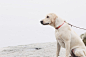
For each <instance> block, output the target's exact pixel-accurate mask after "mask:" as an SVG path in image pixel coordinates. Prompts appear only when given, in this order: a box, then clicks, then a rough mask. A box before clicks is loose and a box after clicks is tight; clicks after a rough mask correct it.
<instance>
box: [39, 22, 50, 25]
mask: <svg viewBox="0 0 86 57" xmlns="http://www.w3.org/2000/svg"><path fill="white" fill-rule="evenodd" d="M40 22H41V24H43V25H49V23H43V21H40Z"/></svg>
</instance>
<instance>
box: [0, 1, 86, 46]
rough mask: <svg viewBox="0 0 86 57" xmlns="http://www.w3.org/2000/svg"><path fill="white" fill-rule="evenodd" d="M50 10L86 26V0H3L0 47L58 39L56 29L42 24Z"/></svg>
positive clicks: (78, 30) (0, 20) (78, 32)
mask: <svg viewBox="0 0 86 57" xmlns="http://www.w3.org/2000/svg"><path fill="white" fill-rule="evenodd" d="M48 13H55V14H57V15H58V16H60V17H61V18H63V19H65V20H66V21H67V22H68V23H71V24H73V25H76V26H79V27H84V28H86V0H0V47H7V46H16V45H25V44H31V43H43V42H55V41H56V39H55V36H54V28H53V27H51V26H43V25H41V24H40V20H42V19H43V18H45V16H46V14H48ZM73 29H74V30H75V32H76V33H77V34H78V35H80V34H82V33H84V32H86V31H85V30H80V29H76V28H73Z"/></svg>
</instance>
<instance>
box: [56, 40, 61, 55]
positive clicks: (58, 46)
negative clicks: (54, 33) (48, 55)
mask: <svg viewBox="0 0 86 57" xmlns="http://www.w3.org/2000/svg"><path fill="white" fill-rule="evenodd" d="M60 48H61V46H60V45H59V43H58V41H57V52H56V57H58V56H59V52H60Z"/></svg>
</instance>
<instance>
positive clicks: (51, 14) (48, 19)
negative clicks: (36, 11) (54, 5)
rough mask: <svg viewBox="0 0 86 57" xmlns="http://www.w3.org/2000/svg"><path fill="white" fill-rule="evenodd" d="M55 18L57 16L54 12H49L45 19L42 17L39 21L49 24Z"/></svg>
mask: <svg viewBox="0 0 86 57" xmlns="http://www.w3.org/2000/svg"><path fill="white" fill-rule="evenodd" d="M56 18H58V16H56V14H54V13H50V14H48V15H47V16H46V17H45V19H43V20H42V21H40V22H41V24H43V25H51V24H53V23H54V22H55V20H56Z"/></svg>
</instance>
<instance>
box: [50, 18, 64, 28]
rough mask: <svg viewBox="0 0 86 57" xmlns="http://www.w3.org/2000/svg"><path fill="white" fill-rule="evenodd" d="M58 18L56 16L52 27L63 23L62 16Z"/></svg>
mask: <svg viewBox="0 0 86 57" xmlns="http://www.w3.org/2000/svg"><path fill="white" fill-rule="evenodd" d="M58 18H59V19H58ZM58 18H56V20H55V22H54V23H53V25H52V26H53V27H54V28H57V27H59V26H60V25H62V24H63V23H64V20H63V19H62V18H60V17H58Z"/></svg>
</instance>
